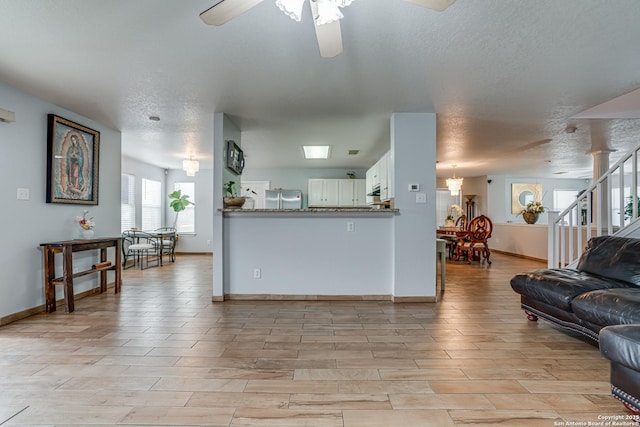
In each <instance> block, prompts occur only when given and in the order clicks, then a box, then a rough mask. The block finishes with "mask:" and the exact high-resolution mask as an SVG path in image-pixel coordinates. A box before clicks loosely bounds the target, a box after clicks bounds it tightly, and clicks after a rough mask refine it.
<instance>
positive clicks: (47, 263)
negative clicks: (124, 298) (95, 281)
mask: <svg viewBox="0 0 640 427" xmlns="http://www.w3.org/2000/svg"><path fill="white" fill-rule="evenodd" d="M40 246H41V247H42V248H43V254H44V295H45V307H46V311H47V313H53V312H54V311H56V287H55V285H63V288H64V310H65V311H66V312H67V313H71V312H72V311H73V310H74V304H73V279H74V278H76V277H81V276H86V275H87V274H92V273H97V272H100V292H105V291H106V290H107V271H108V270H112V271H115V274H116V277H115V286H114V288H115V292H116V293H118V292H120V286H121V285H122V275H121V273H122V270H121V268H122V266H121V256H122V237H102V238H96V239H86V240H65V241H61V242H52V243H41V244H40ZM110 247H114V248H115V262H114V263H113V264H111V265H103V266H100V264H106V261H107V248H110ZM95 249H100V264H96V265H95V266H94V268H91V269H89V270H85V271H80V272H78V273H74V272H73V253H74V252H82V251H90V250H95ZM56 253H62V276H60V277H56V271H55V270H56V267H55V254H56Z"/></svg>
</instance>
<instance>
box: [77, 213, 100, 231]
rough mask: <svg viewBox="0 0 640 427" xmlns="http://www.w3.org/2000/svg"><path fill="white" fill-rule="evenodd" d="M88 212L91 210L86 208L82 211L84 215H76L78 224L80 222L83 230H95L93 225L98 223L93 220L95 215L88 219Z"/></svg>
mask: <svg viewBox="0 0 640 427" xmlns="http://www.w3.org/2000/svg"><path fill="white" fill-rule="evenodd" d="M88 213H89V211H88V210H86V209H85V210H83V211H82V216H77V217H76V221H78V224H80V227H82V229H83V230H93V227H95V225H96V223H95V222H93V217H91V218H88V219H87V214H88Z"/></svg>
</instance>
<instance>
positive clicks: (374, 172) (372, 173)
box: [365, 151, 395, 205]
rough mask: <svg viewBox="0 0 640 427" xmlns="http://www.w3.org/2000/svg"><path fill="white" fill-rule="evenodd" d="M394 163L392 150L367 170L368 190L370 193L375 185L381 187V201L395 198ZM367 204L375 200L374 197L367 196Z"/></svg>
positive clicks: (367, 192)
mask: <svg viewBox="0 0 640 427" xmlns="http://www.w3.org/2000/svg"><path fill="white" fill-rule="evenodd" d="M394 173H395V171H394V164H393V158H392V156H391V151H388V152H387V153H386V154H385V155H384V156H382V157H381V158H380V160H378V161H377V162H376V163H375V164H374V165H373V166H371V167H370V168H369V169H368V170H367V175H366V178H367V182H366V192H365V194H369V193H371V192H372V191H373V189H374V188H375V187H379V188H380V201H389V200H391V199H393V198H394V196H395V195H394V183H393V177H394ZM366 200H367V204H369V205H370V204H372V203H374V202H375V200H374V197H372V196H366Z"/></svg>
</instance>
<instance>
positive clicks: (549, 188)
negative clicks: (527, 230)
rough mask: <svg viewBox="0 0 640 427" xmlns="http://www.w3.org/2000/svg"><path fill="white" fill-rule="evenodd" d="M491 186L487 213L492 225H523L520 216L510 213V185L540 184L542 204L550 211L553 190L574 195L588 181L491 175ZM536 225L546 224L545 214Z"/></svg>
mask: <svg viewBox="0 0 640 427" xmlns="http://www.w3.org/2000/svg"><path fill="white" fill-rule="evenodd" d="M488 179H491V184H489V185H488V197H487V198H488V202H489V205H488V212H489V214H488V215H487V216H489V217H490V218H491V220H492V221H493V222H494V223H501V222H502V223H519V224H524V223H525V222H524V219H522V215H518V214H513V213H511V184H512V183H526V184H542V204H543V205H544V206H545V207H547V208H548V209H551V208H552V207H553V190H573V191H575V192H576V194H577V193H578V192H579V191H580V190H584V189H585V188H587V187H588V186H589V184H590V181H585V180H584V179H567V178H556V179H544V178H517V177H509V176H499V175H492V176H489V177H488ZM537 224H547V214H546V213H544V214H542V215H540V219H539V220H538V222H537Z"/></svg>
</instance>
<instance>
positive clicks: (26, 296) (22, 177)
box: [0, 82, 121, 318]
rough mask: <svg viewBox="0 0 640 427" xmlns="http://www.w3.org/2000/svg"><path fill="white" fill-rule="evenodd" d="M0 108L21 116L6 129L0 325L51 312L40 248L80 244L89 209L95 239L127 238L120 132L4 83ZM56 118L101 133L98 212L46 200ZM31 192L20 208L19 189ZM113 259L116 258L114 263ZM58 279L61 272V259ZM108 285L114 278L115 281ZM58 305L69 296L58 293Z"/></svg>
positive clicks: (1, 143) (86, 258)
mask: <svg viewBox="0 0 640 427" xmlns="http://www.w3.org/2000/svg"><path fill="white" fill-rule="evenodd" d="M0 108H4V109H7V110H11V111H14V112H15V113H16V122H15V123H3V122H0V177H1V178H2V183H3V185H2V188H1V189H0V196H1V197H2V200H4V201H5V204H6V205H7V208H6V209H4V211H3V213H2V220H3V228H4V230H3V239H4V241H5V243H6V244H4V245H3V246H2V247H3V249H2V253H1V256H0V271H2V273H3V278H2V280H1V281H0V295H1V298H0V318H1V317H5V316H7V315H10V314H14V313H18V312H21V311H23V310H27V309H31V308H34V307H39V306H41V305H43V304H44V283H43V268H42V267H43V261H42V251H41V250H40V247H39V245H40V244H41V243H46V242H54V241H60V240H69V239H76V238H79V237H80V231H79V227H78V225H77V224H76V222H75V217H76V216H78V215H82V210H83V209H88V210H89V215H90V216H93V217H94V220H95V222H96V227H95V233H96V237H100V236H107V237H113V236H119V235H120V164H121V160H120V155H121V150H120V146H121V136H120V132H118V131H116V130H113V129H110V128H107V127H106V126H103V125H101V124H99V123H95V122H93V121H91V120H89V119H87V118H85V117H83V116H81V115H79V114H76V113H73V112H70V111H68V110H65V109H63V108H60V107H58V106H56V105H53V104H50V103H48V102H45V101H43V100H41V99H38V98H35V97H33V96H31V95H28V94H26V93H24V92H22V91H19V90H17V89H15V88H13V87H11V86H9V85H6V84H4V83H2V82H0ZM49 113H53V114H56V115H58V116H61V117H64V118H66V119H69V120H72V121H74V122H77V123H79V124H82V125H84V126H87V127H89V128H92V129H95V130H97V131H99V132H100V160H99V179H98V180H99V193H98V202H99V204H98V205H96V206H85V205H72V204H48V203H46V202H45V197H46V189H45V186H46V167H47V158H46V156H47V114H49ZM17 188H27V189H29V192H30V199H29V200H17V199H16V189H17ZM109 256H110V257H111V259H113V258H112V252H111V251H110V255H109ZM97 259H98V257H97V252H96V255H93V254H92V253H90V252H87V253H81V254H77V255H76V256H75V257H74V260H75V261H74V265H75V266H78V267H80V268H82V269H84V268H87V267H90V266H91V264H93V263H95V262H96V260H97ZM56 271H57V272H61V271H62V270H61V264H60V261H59V258H58V259H57V270H56ZM97 278H98V276H97V275H88V276H85V277H83V278H78V279H77V280H75V281H74V285H75V291H76V293H77V292H81V291H83V290H86V289H89V288H93V287H95V286H97V283H98V282H97ZM109 280H110V281H112V280H113V277H112V275H111V273H110V276H109ZM57 288H58V289H57V297H58V298H62V295H63V294H62V289H61V287H60V286H58V287H57Z"/></svg>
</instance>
